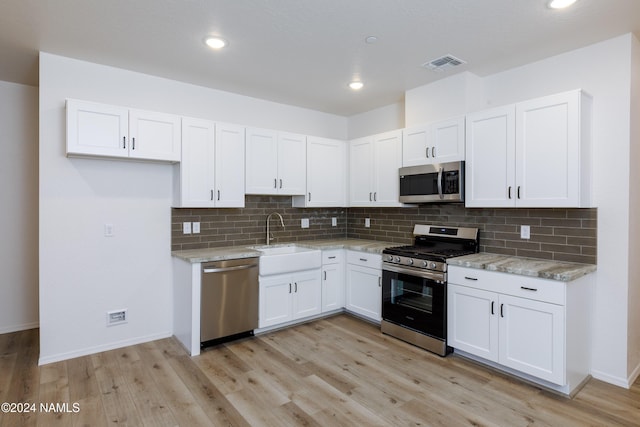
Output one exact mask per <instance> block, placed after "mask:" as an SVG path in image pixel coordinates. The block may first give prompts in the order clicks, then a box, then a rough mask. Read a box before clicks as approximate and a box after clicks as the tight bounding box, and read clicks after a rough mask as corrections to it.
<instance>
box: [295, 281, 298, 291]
mask: <svg viewBox="0 0 640 427" xmlns="http://www.w3.org/2000/svg"><path fill="white" fill-rule="evenodd" d="M295 285H296V292H298V282H295Z"/></svg>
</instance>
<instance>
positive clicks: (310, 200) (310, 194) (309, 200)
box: [309, 193, 311, 201]
mask: <svg viewBox="0 0 640 427" xmlns="http://www.w3.org/2000/svg"><path fill="white" fill-rule="evenodd" d="M309 201H311V193H309Z"/></svg>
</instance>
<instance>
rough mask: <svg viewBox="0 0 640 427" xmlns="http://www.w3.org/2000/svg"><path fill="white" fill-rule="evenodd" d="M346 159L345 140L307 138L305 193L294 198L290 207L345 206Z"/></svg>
mask: <svg viewBox="0 0 640 427" xmlns="http://www.w3.org/2000/svg"><path fill="white" fill-rule="evenodd" d="M346 158H347V144H346V143H345V142H344V141H339V140H335V139H327V138H318V137H313V136H309V137H307V194H306V195H305V196H296V197H294V198H293V206H294V207H340V206H346V203H347V200H346V199H347V197H346V195H347V173H346V168H347V159H346Z"/></svg>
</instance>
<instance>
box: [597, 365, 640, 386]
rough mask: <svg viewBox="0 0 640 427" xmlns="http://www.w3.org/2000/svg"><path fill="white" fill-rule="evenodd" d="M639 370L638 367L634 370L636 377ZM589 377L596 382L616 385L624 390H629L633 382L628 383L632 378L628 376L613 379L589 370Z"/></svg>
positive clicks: (603, 373) (599, 372)
mask: <svg viewBox="0 0 640 427" xmlns="http://www.w3.org/2000/svg"><path fill="white" fill-rule="evenodd" d="M639 368H640V367H637V368H636V369H635V370H634V371H635V375H636V377H637V376H638V374H639V373H640V371H639V370H638V369H639ZM591 376H592V377H593V378H595V379H597V380H600V381H604V382H605V383H609V384H613V385H617V386H618V387H624V388H626V389H628V388H630V387H631V384H633V382H632V381H630V379H631V378H632V377H633V376H630V377H629V378H622V377H614V376H613V375H610V374H607V373H605V372H601V371H597V370H594V369H592V370H591Z"/></svg>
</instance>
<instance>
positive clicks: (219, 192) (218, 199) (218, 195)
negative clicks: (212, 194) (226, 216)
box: [218, 190, 220, 200]
mask: <svg viewBox="0 0 640 427" xmlns="http://www.w3.org/2000/svg"><path fill="white" fill-rule="evenodd" d="M218 200H220V190H218Z"/></svg>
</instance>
